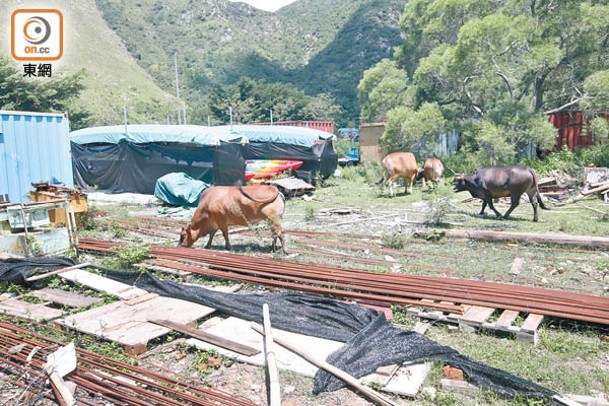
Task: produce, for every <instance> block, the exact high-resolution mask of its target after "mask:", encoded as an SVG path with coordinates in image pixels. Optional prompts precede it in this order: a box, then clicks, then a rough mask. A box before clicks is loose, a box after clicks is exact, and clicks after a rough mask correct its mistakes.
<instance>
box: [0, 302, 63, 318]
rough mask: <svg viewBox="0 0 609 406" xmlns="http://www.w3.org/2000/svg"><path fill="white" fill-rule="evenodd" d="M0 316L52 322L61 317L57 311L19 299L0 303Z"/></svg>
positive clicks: (60, 312) (59, 311) (61, 313)
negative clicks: (5, 315)
mask: <svg viewBox="0 0 609 406" xmlns="http://www.w3.org/2000/svg"><path fill="white" fill-rule="evenodd" d="M0 314H7V315H10V316H17V317H23V318H26V319H29V320H35V321H44V320H52V319H56V318H58V317H61V316H62V315H63V312H62V311H61V310H59V309H52V308H50V307H46V306H45V305H42V304H33V303H28V302H24V301H23V300H19V299H7V300H5V301H3V302H0Z"/></svg>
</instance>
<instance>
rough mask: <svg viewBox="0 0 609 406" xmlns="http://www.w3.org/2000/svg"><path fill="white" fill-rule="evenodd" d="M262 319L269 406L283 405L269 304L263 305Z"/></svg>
mask: <svg viewBox="0 0 609 406" xmlns="http://www.w3.org/2000/svg"><path fill="white" fill-rule="evenodd" d="M262 319H263V326H264V331H263V334H264V351H265V353H266V370H267V373H268V377H269V380H268V382H269V385H268V386H269V388H270V390H269V394H268V398H269V406H281V387H280V386H279V370H278V369H277V359H276V357H275V341H274V339H273V330H272V329H271V312H270V310H269V305H268V304H267V303H264V304H263V305H262Z"/></svg>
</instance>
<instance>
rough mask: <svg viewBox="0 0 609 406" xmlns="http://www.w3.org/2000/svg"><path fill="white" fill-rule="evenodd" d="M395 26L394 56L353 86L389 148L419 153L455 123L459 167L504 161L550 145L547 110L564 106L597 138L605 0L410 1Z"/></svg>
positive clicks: (606, 34)
mask: <svg viewBox="0 0 609 406" xmlns="http://www.w3.org/2000/svg"><path fill="white" fill-rule="evenodd" d="M400 28H401V30H402V32H403V34H404V37H405V39H404V41H403V42H402V45H401V46H400V47H399V49H398V52H397V53H396V55H395V58H393V59H391V60H390V59H387V60H384V61H382V62H381V63H379V64H377V65H376V66H375V67H374V68H373V69H370V70H368V71H367V72H366V73H365V74H364V78H363V80H362V82H361V83H360V85H359V89H360V93H359V96H360V101H361V103H362V112H363V115H364V116H365V117H366V119H368V120H374V119H377V118H379V117H382V116H386V117H387V120H388V122H387V128H386V132H385V135H384V138H383V140H382V141H383V143H384V144H385V146H386V147H387V148H388V149H389V150H402V149H404V148H409V149H411V150H415V151H419V152H420V153H421V154H423V155H426V154H429V153H431V152H432V151H433V147H434V141H435V136H437V135H438V134H442V133H444V132H448V131H457V132H459V133H460V134H461V142H460V145H461V156H460V163H461V164H463V165H464V166H468V167H469V168H466V169H473V168H476V167H480V166H482V165H489V164H491V165H496V164H507V163H513V162H515V161H518V160H522V158H523V157H524V156H526V152H527V151H531V147H533V148H534V147H537V149H538V151H545V150H548V149H551V148H552V147H553V145H554V142H555V140H556V135H557V132H556V129H555V128H554V127H553V126H552V125H551V124H550V123H549V122H548V114H550V113H555V112H560V111H569V110H572V109H574V110H583V111H584V112H585V113H586V115H588V116H589V117H590V118H591V121H590V123H589V124H587V127H586V129H587V130H590V131H592V132H593V133H594V136H595V138H596V140H597V142H598V143H599V144H603V143H606V142H607V136H608V135H609V127H608V125H607V121H606V120H605V119H604V118H601V117H600V116H602V114H603V113H604V112H606V111H607V108H608V107H609V97H608V96H607V95H608V94H609V46H608V45H609V6H608V5H607V4H606V2H602V1H596V0H588V1H580V0H561V1H555V0H537V1H536V0H532V1H516V0H508V1H501V2H489V1H487V0H410V1H409V2H408V4H407V6H406V8H405V11H404V14H403V15H402V18H401V20H400ZM533 152H534V149H533Z"/></svg>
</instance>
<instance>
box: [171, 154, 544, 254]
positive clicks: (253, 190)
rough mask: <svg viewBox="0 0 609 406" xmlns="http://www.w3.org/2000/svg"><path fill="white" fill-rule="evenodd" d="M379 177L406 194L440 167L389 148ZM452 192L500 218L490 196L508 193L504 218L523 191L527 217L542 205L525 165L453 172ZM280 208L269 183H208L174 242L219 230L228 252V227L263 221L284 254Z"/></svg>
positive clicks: (188, 242)
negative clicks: (419, 162)
mask: <svg viewBox="0 0 609 406" xmlns="http://www.w3.org/2000/svg"><path fill="white" fill-rule="evenodd" d="M382 166H383V172H384V176H383V178H382V179H381V180H380V181H379V183H383V182H386V183H387V186H388V187H389V195H390V196H394V189H393V186H394V183H395V181H396V180H397V179H403V181H404V184H405V192H406V193H412V187H413V185H414V183H415V182H416V181H417V180H422V183H423V188H425V183H426V182H429V183H432V184H437V183H439V182H440V181H441V180H442V179H443V178H444V165H443V164H442V162H441V161H440V160H439V159H437V158H427V159H426V160H425V162H424V163H423V166H422V167H421V168H419V167H418V165H417V161H416V158H415V156H414V154H413V153H411V152H395V153H392V154H389V155H387V156H386V157H385V158H384V159H383V161H382ZM454 185H455V191H457V192H463V191H468V192H469V193H470V194H471V195H472V197H475V198H479V199H481V200H482V210H481V211H480V214H481V215H484V210H485V209H486V206H487V205H488V206H489V207H490V208H491V210H493V212H495V214H496V215H497V217H501V213H499V212H498V211H497V210H496V209H495V207H494V206H493V199H496V198H500V197H510V198H511V206H510V208H509V209H508V211H507V212H506V213H505V214H504V215H503V218H508V216H509V215H510V213H512V211H513V210H514V209H515V208H516V207H517V206H518V204H519V203H520V197H521V196H522V195H523V194H525V193H526V194H527V195H528V197H529V201H530V202H531V204H532V205H533V221H537V220H538V216H537V205H538V204H539V205H540V206H541V208H543V209H546V206H545V205H544V204H543V201H542V200H541V196H540V194H539V189H538V187H537V176H536V175H535V172H534V171H533V170H532V169H531V168H529V167H526V166H503V167H486V168H480V169H478V171H476V173H475V174H473V175H455V184H454ZM284 211H285V198H284V196H283V194H282V193H280V192H279V190H278V189H277V188H276V187H275V186H267V185H259V186H214V187H211V188H209V189H206V190H205V191H204V192H203V193H202V194H201V198H200V200H199V205H198V207H197V209H196V211H195V213H194V215H193V216H192V219H191V220H190V223H189V224H188V225H186V226H185V227H183V229H182V232H181V234H180V241H179V243H178V245H179V246H182V247H191V246H192V245H193V244H194V243H195V242H196V241H197V240H198V239H199V238H201V237H205V236H207V235H209V239H208V241H207V245H206V246H205V248H210V247H211V243H212V240H213V238H214V235H215V234H216V232H217V231H218V230H220V231H221V232H222V235H223V236H224V241H225V245H226V249H227V250H230V248H231V246H230V242H229V240H228V226H249V225H253V224H256V223H259V222H261V221H264V220H268V221H269V222H270V223H271V229H272V233H273V250H275V248H276V243H277V240H278V239H279V240H280V241H281V248H282V250H283V252H284V253H285V240H284V235H283V230H282V228H281V216H282V215H283V212H284Z"/></svg>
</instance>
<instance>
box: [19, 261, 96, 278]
mask: <svg viewBox="0 0 609 406" xmlns="http://www.w3.org/2000/svg"><path fill="white" fill-rule="evenodd" d="M89 265H91V263H89V262H83V263H82V264H78V265H74V266H69V267H67V268H61V269H58V270H56V271H52V272H47V273H44V274H42V275H36V276H31V277H29V278H27V279H26V281H27V282H33V281H37V280H40V279H44V278H48V277H49V276H53V275H57V274H60V273H62V272H67V271H72V270H74V269H80V268H86V267H88V266H89Z"/></svg>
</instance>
